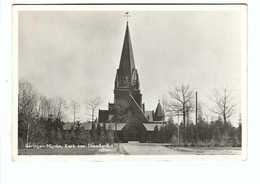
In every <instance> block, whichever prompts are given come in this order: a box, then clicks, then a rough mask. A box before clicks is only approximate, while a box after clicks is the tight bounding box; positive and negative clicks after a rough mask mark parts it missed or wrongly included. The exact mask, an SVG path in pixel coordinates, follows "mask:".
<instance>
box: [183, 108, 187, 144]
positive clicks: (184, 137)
mask: <svg viewBox="0 0 260 184" xmlns="http://www.w3.org/2000/svg"><path fill="white" fill-rule="evenodd" d="M185 117H186V112H185V105H183V142H184V143H186V122H185Z"/></svg>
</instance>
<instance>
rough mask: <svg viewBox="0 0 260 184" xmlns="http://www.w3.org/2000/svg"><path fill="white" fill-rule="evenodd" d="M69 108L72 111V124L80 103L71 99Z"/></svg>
mask: <svg viewBox="0 0 260 184" xmlns="http://www.w3.org/2000/svg"><path fill="white" fill-rule="evenodd" d="M71 108H72V113H73V122H74V125H75V123H76V119H77V117H76V116H77V113H78V111H79V108H80V104H79V103H78V102H77V101H75V100H71Z"/></svg>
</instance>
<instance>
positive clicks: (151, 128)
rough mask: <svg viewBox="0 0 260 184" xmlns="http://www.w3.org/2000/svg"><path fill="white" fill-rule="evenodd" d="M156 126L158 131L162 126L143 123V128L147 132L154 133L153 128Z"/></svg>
mask: <svg viewBox="0 0 260 184" xmlns="http://www.w3.org/2000/svg"><path fill="white" fill-rule="evenodd" d="M156 125H157V126H158V130H160V128H161V127H162V126H163V124H155V123H144V127H145V128H146V130H147V131H154V128H155V126H156Z"/></svg>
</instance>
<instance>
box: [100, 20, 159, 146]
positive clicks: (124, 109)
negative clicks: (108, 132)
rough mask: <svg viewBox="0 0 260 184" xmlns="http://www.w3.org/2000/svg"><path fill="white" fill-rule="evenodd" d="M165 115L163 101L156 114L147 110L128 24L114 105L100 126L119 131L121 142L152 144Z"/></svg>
mask: <svg viewBox="0 0 260 184" xmlns="http://www.w3.org/2000/svg"><path fill="white" fill-rule="evenodd" d="M163 120H164V113H163V109H162V106H161V104H160V101H159V102H158V105H157V107H156V110H155V112H154V111H147V110H146V109H145V103H143V101H142V93H141V90H140V80H139V75H138V71H137V68H136V67H135V61H134V54H133V49H132V43H131V38H130V31H129V25H128V22H127V25H126V31H125V37H124V42H123V49H122V53H121V59H120V64H119V68H118V69H117V71H116V76H115V82H114V103H108V110H99V113H98V121H99V123H104V124H106V127H110V128H111V129H113V130H114V131H116V133H117V136H118V138H119V141H121V142H128V141H139V142H148V141H152V140H153V136H154V133H153V132H154V129H155V126H156V125H157V126H158V128H159V129H160V127H161V126H162V125H163Z"/></svg>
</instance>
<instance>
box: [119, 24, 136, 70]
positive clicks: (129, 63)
mask: <svg viewBox="0 0 260 184" xmlns="http://www.w3.org/2000/svg"><path fill="white" fill-rule="evenodd" d="M134 68H135V62H134V55H133V50H132V44H131V38H130V32H129V27H128V23H127V25H126V31H125V38H124V44H123V50H122V54H121V59H120V64H119V72H121V73H125V72H128V73H129V74H132V72H133V69H134Z"/></svg>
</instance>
